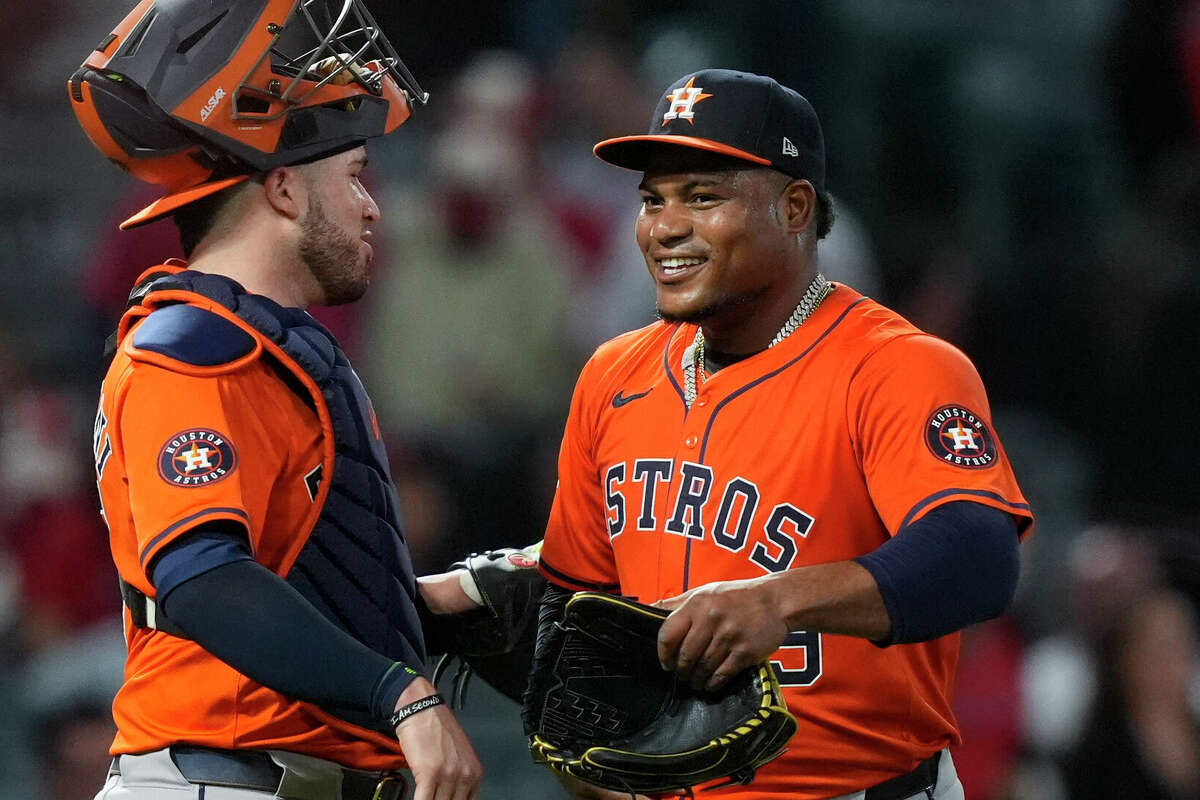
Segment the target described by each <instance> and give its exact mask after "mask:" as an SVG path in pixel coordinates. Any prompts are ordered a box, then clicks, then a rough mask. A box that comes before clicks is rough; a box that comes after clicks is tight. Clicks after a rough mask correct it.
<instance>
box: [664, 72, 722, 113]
mask: <svg viewBox="0 0 1200 800" xmlns="http://www.w3.org/2000/svg"><path fill="white" fill-rule="evenodd" d="M695 82H696V77H695V76H694V75H693V76H692V77H690V78H688V82H687V83H685V84H684V85H683V86H680V87H679V88H678V89H674V90H672V91H671V93H670V94H668V95H667V99H668V101H669V102H668V104H667V113H665V114H663V120H662V124H663V125H666V124H667V123H668V122H670V121H671V120H673V119H686V120H687V121H688V124H689V125H695V124H696V123H695V121H694V120H693V119H692V118H693V117H695V116H696V112H695V111H693V110H692V107H693V106H695V105H696V103H699V102H702V101H704V100H707V99H708V98H710V97H712V95H711V94H704V87H703V86H693V85H692V84H694V83H695Z"/></svg>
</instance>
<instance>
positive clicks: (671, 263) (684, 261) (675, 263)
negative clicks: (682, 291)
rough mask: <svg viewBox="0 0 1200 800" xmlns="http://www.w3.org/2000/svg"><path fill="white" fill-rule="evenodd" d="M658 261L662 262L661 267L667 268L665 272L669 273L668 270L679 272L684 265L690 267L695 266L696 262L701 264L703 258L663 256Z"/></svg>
mask: <svg viewBox="0 0 1200 800" xmlns="http://www.w3.org/2000/svg"><path fill="white" fill-rule="evenodd" d="M658 263H660V264H662V265H663V267H664V268H665V269H666V270H667V272H668V273H670V272H679V271H680V270H681V269H683V268H684V267H692V266H695V265H696V264H703V263H704V259H703V258H664V259H660V260H659V262H658Z"/></svg>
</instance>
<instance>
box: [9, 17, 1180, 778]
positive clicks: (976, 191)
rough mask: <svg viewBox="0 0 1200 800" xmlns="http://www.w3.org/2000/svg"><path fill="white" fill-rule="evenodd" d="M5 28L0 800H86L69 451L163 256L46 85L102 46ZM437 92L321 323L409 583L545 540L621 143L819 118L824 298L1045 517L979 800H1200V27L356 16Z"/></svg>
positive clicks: (58, 29)
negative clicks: (738, 120) (372, 241)
mask: <svg viewBox="0 0 1200 800" xmlns="http://www.w3.org/2000/svg"><path fill="white" fill-rule="evenodd" d="M128 5H130V4H128V3H124V2H116V1H115V0H74V2H67V1H66V0H46V2H41V3H18V2H16V0H4V3H3V8H4V13H3V15H0V43H2V45H3V51H4V52H7V53H9V54H10V58H9V59H8V64H9V67H8V68H7V69H5V70H2V71H0V148H2V168H0V220H2V222H0V709H3V710H2V711H0V796H3V797H12V798H27V797H41V798H53V799H54V800H58V799H60V798H61V799H63V800H65V799H66V798H72V799H76V798H90V797H91V796H92V793H93V792H94V791H95V790H96V789H97V788H98V787H99V786H100V783H101V781H102V777H103V774H104V772H105V769H106V764H107V756H106V754H105V749H106V747H107V745H108V742H109V739H110V737H111V733H112V731H111V722H110V721H109V718H108V710H107V706H108V702H109V700H110V698H111V696H112V693H113V691H115V688H116V686H117V685H118V683H119V681H120V670H121V657H122V649H123V645H122V642H121V633H120V628H119V622H118V613H119V598H118V593H117V591H116V582H115V579H114V578H115V576H114V570H113V568H112V565H111V561H110V560H109V557H108V554H107V544H106V539H105V532H104V530H103V527H102V524H101V523H100V520H99V518H98V516H97V501H96V497H95V491H94V487H93V485H92V482H91V481H92V476H91V475H90V474H89V473H90V470H91V457H90V448H89V434H90V424H91V419H92V416H93V413H94V408H95V399H96V397H95V395H96V389H97V385H98V381H99V377H100V375H101V373H102V364H101V362H100V351H101V344H102V342H103V339H104V337H105V335H106V334H107V332H108V331H109V330H111V329H112V328H113V326H114V325H115V322H116V319H117V317H118V315H119V312H120V309H121V307H122V304H123V300H124V297H125V294H126V292H127V290H128V287H129V285H130V283H131V281H132V279H133V278H134V277H135V276H136V275H137V274H138V273H139V272H140V271H141V270H142V269H143V268H144V267H146V266H149V265H151V264H153V263H158V261H159V260H161V259H162V258H165V257H168V256H171V255H176V254H177V253H176V251H177V244H176V242H175V240H174V228H173V226H172V225H171V224H170V223H159V224H158V225H153V226H150V227H148V228H145V229H142V230H141V231H138V232H134V233H125V234H121V233H118V232H117V231H116V230H115V225H116V223H117V221H119V220H120V219H122V218H124V216H126V215H127V214H129V213H131V212H132V211H133V210H135V209H136V208H138V207H140V205H142V204H144V203H145V202H146V201H147V199H149V198H151V197H153V196H155V195H154V192H153V190H147V188H146V187H142V186H138V185H135V184H134V183H133V182H132V181H131V180H129V179H128V178H126V177H125V176H124V175H123V174H122V173H120V172H119V171H118V170H117V169H116V168H115V167H112V166H111V165H109V164H107V163H106V162H105V161H104V160H103V159H101V158H100V157H99V156H98V154H97V153H96V152H95V151H94V150H93V149H92V147H91V146H90V144H89V143H88V142H87V140H86V139H85V138H84V136H83V134H82V133H81V132H80V130H79V129H78V127H77V126H76V124H75V121H74V118H73V116H72V114H71V112H70V110H69V108H68V101H67V94H66V90H65V81H66V78H67V76H68V75H69V74H70V73H71V72H72V71H73V70H74V68H75V67H76V66H77V65H78V64H79V63H80V62H81V61H82V59H83V58H84V57H85V56H86V55H87V52H88V51H89V49H90V48H91V46H92V45H93V44H95V43H96V42H98V41H99V40H100V39H101V38H102V37H103V36H104V35H105V34H106V33H107V32H108V31H109V30H111V28H112V26H113V25H114V24H115V23H116V21H117V20H118V19H120V18H121V17H122V16H123V15H124V14H125V12H126V11H127V10H128V8H127V6H128ZM373 11H374V12H375V13H376V15H377V18H378V20H379V22H380V23H381V25H382V27H383V28H384V29H385V30H386V31H387V32H388V34H389V36H390V37H391V39H392V41H393V43H394V44H395V46H396V48H397V49H398V50H399V52H400V53H401V55H402V56H403V57H404V59H405V61H406V62H407V64H408V66H409V67H410V68H411V69H412V71H413V73H414V74H415V75H416V76H417V77H418V79H419V80H420V81H421V82H422V84H423V85H424V86H425V88H426V89H428V90H429V91H430V93H431V100H430V103H429V106H428V107H426V108H419V109H418V110H417V113H416V114H415V115H414V117H413V119H412V120H411V121H410V122H409V123H408V124H407V125H406V126H405V127H404V128H403V129H402V130H401V131H400V132H399V133H397V134H396V135H394V136H392V137H390V138H388V139H387V140H384V141H381V142H378V143H376V145H375V146H374V148H373V151H372V158H373V168H372V172H373V175H372V182H373V183H372V186H371V188H372V190H373V191H374V192H375V194H376V197H377V199H378V200H379V201H380V205H381V206H382V207H383V213H384V224H383V225H382V228H383V230H382V231H380V232H379V239H380V242H379V245H378V246H377V264H378V272H377V276H376V281H375V285H374V286H373V288H372V291H371V293H370V294H369V295H368V298H367V299H366V300H364V301H363V302H361V303H359V304H357V305H355V306H352V307H348V308H340V309H334V310H332V311H329V312H325V313H323V314H322V318H323V319H324V320H325V321H326V322H328V323H329V324H330V325H331V326H332V327H333V328H334V329H335V330H336V332H337V333H338V334H339V336H340V337H341V338H342V339H343V340H344V342H345V343H346V346H347V350H348V351H350V353H351V356H352V357H353V358H355V359H356V363H357V364H358V365H359V368H360V372H361V373H362V375H363V378H364V380H365V382H366V384H367V386H368V388H369V390H370V391H371V392H372V394H373V395H374V398H375V401H376V405H377V406H378V408H379V411H380V419H381V421H382V422H383V423H384V425H385V428H386V431H387V435H388V437H389V441H390V445H391V449H392V457H393V466H394V468H395V472H396V477H397V480H398V483H399V485H400V488H401V491H402V494H403V496H404V501H405V504H406V514H407V524H408V529H409V536H410V538H411V540H412V543H413V547H414V551H415V556H416V559H417V562H418V565H419V566H420V567H421V568H422V571H434V570H440V569H442V568H444V567H445V566H446V565H447V564H448V563H449V562H450V561H452V560H454V559H455V558H457V557H459V556H461V555H463V554H465V553H466V552H468V551H471V550H481V549H484V548H487V547H491V546H502V545H512V544H526V543H529V542H532V541H535V540H537V539H538V538H540V536H541V531H540V529H541V526H542V523H543V520H544V517H545V515H546V512H547V510H548V502H549V497H550V493H551V492H552V490H553V486H554V471H553V459H554V453H555V448H556V446H557V440H558V436H559V434H560V431H561V426H562V423H563V420H564V419H565V414H566V410H567V400H568V397H569V392H570V388H571V385H572V382H573V378H574V375H575V372H576V370H577V369H578V368H579V366H580V365H581V364H582V362H583V360H584V359H585V358H586V357H587V355H588V354H589V353H590V351H591V349H592V348H594V347H595V346H596V345H597V344H598V343H599V342H601V341H602V340H604V339H605V338H607V337H609V336H611V335H613V334H615V333H617V332H620V331H621V330H625V329H628V328H630V327H634V326H637V325H640V324H643V323H644V322H646V321H648V320H649V319H650V318H651V315H652V314H653V301H652V292H651V289H650V286H649V283H648V280H647V279H646V278H645V276H644V274H643V272H642V267H641V266H640V256H639V254H638V253H637V250H636V248H635V247H634V245H633V237H632V220H633V215H634V211H635V207H636V203H637V200H636V191H635V186H636V183H637V176H636V175H634V174H632V173H623V172H622V171H620V170H616V169H614V168H611V167H608V166H606V165H604V164H602V163H600V162H598V161H597V160H595V159H594V158H593V156H592V155H591V145H592V143H594V142H595V141H597V140H599V139H601V138H603V137H607V136H612V135H619V134H624V133H630V132H636V131H640V130H644V128H645V126H646V124H647V119H648V112H649V110H650V109H651V108H652V106H653V103H654V101H655V98H656V96H657V94H658V92H659V91H661V89H662V88H663V87H664V86H666V85H667V83H668V82H669V81H671V80H672V79H673V78H675V77H676V76H678V75H681V74H683V73H684V72H686V71H688V70H692V69H697V68H701V67H706V66H723V67H731V68H738V69H747V70H751V71H755V72H760V73H766V74H770V75H772V76H774V77H776V78H777V79H779V80H780V81H781V82H782V83H784V84H786V85H789V86H792V87H794V88H796V89H797V90H799V91H800V92H801V93H803V94H805V95H806V96H807V97H808V98H809V99H810V100H811V101H812V102H813V104H814V105H815V107H816V108H817V110H818V112H819V114H820V115H821V118H822V121H823V124H824V128H825V134H826V142H827V149H828V152H829V180H828V183H829V186H830V188H831V189H832V192H833V194H834V195H835V202H836V208H837V211H838V215H839V216H838V220H837V222H836V223H835V225H834V232H833V234H832V236H831V238H830V239H829V240H828V241H827V242H826V243H825V244H823V245H822V250H821V253H822V261H823V264H824V268H825V271H826V273H827V274H828V275H829V276H830V277H831V278H834V279H836V280H842V281H844V282H846V283H849V284H851V285H853V286H855V287H856V288H858V289H860V290H862V291H864V292H865V293H867V294H870V295H872V296H875V297H876V298H878V299H880V300H882V301H884V302H885V303H888V304H890V305H892V306H893V307H895V308H897V309H898V310H899V311H901V312H902V313H903V314H905V315H906V316H908V317H909V318H910V319H912V320H913V321H914V322H916V323H917V324H918V325H920V326H921V327H923V328H925V329H926V330H929V331H931V332H933V333H936V334H939V335H941V336H943V337H945V338H946V339H948V340H949V341H951V342H953V343H954V344H956V345H958V346H959V347H960V348H962V349H963V350H965V351H966V352H967V353H968V354H969V355H970V356H971V357H972V358H973V359H974V361H975V363H976V364H977V365H978V367H979V369H980V372H981V373H982V375H983V378H984V381H985V383H986V384H987V386H988V388H989V392H990V396H991V400H992V405H993V409H994V412H995V425H996V428H997V429H998V430H999V431H1000V432H1001V435H1002V436H1003V438H1004V441H1005V443H1006V445H1007V448H1008V450H1009V453H1010V456H1011V457H1012V460H1013V462H1014V465H1015V468H1016V471H1017V474H1018V477H1019V478H1020V480H1021V482H1022V485H1023V487H1024V488H1025V490H1026V493H1027V494H1028V496H1029V499H1030V500H1031V502H1032V503H1033V505H1034V508H1035V511H1036V512H1037V514H1038V525H1037V527H1036V529H1035V534H1034V536H1033V537H1032V538H1031V539H1030V540H1029V541H1028V542H1027V543H1026V544H1025V545H1024V546H1023V575H1022V583H1021V588H1020V591H1019V595H1018V599H1017V603H1016V605H1015V607H1014V609H1013V610H1012V613H1011V614H1009V615H1007V616H1006V617H1004V618H1002V619H999V620H996V621H994V622H991V623H988V624H986V625H982V626H978V627H976V628H973V629H971V630H969V631H968V632H967V633H966V635H965V637H964V647H963V655H962V662H961V668H960V681H959V687H958V697H957V713H958V715H959V718H960V721H961V723H962V726H963V729H964V742H963V744H962V746H961V747H960V748H958V749H957V751H956V760H957V762H958V764H959V770H960V773H961V774H962V777H963V782H964V783H965V784H966V787H967V796H968V797H969V798H971V800H1064V799H1069V800H1078V799H1079V798H1089V799H1095V798H1134V797H1136V798H1194V797H1200V733H1198V730H1200V728H1198V726H1197V718H1198V717H1197V710H1198V708H1200V681H1198V680H1197V674H1198V673H1197V667H1198V665H1200V645H1198V644H1197V638H1198V631H1200V628H1198V627H1197V602H1198V601H1200V538H1198V536H1197V533H1198V527H1200V523H1198V520H1200V515H1198V513H1197V512H1198V510H1200V492H1198V489H1200V469H1198V468H1197V459H1198V458H1200V425H1197V420H1196V416H1197V410H1198V409H1197V404H1196V402H1195V400H1194V395H1193V393H1192V388H1193V386H1194V385H1195V383H1196V378H1195V374H1196V370H1197V357H1198V356H1200V346H1198V345H1200V333H1198V331H1200V326H1198V325H1197V324H1196V314H1197V311H1198V310H1200V271H1198V270H1197V267H1198V266H1200V264H1198V262H1200V259H1198V254H1200V213H1198V212H1200V152H1198V148H1197V142H1198V136H1200V2H1197V0H1016V1H1014V2H1008V3H974V2H965V1H964V0H840V2H834V1H833V0H811V1H809V0H754V2H735V1H734V0H691V1H690V2H688V1H687V0H657V1H656V2H654V3H646V2H636V0H492V1H490V2H485V1H484V0H478V1H477V0H441V2H437V3H415V2H394V3H386V4H385V3H376V4H373ZM464 715H465V719H466V722H467V725H468V728H469V729H470V731H471V733H472V734H473V736H474V737H475V739H476V742H477V744H478V745H479V748H480V750H481V753H482V755H483V757H484V760H485V762H486V766H487V768H488V773H489V775H488V779H487V783H486V784H485V794H484V796H485V797H487V798H518V797H520V798H524V797H535V796H536V797H559V796H560V794H559V793H558V791H557V789H555V788H554V787H553V785H552V784H551V783H550V782H548V780H547V779H546V778H545V776H543V775H542V774H541V773H540V772H538V771H536V770H535V768H534V767H533V766H532V765H530V764H529V763H528V759H527V755H526V753H525V747H524V742H523V739H522V737H521V735H520V731H519V721H518V718H517V709H516V706H515V705H513V704H512V703H510V702H509V701H507V700H505V699H504V698H502V697H499V696H498V695H495V694H494V693H492V692H490V691H489V690H488V689H487V687H485V686H484V685H483V684H482V683H478V682H477V683H476V684H475V685H474V686H473V687H472V692H471V694H470V703H469V706H468V709H467V710H466V711H465V712H464Z"/></svg>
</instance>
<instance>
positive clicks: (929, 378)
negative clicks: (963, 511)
mask: <svg viewBox="0 0 1200 800" xmlns="http://www.w3.org/2000/svg"><path fill="white" fill-rule="evenodd" d="M695 330H696V329H695V326H693V325H677V324H667V323H662V322H660V323H655V324H653V325H650V326H648V327H646V328H642V329H641V330H638V331H634V332H631V333H628V334H625V335H623V336H621V337H618V338H616V339H614V340H612V341H610V342H608V343H607V344H605V345H603V346H601V347H600V348H599V349H598V350H597V352H596V353H595V355H594V356H593V357H592V359H591V360H590V361H589V362H588V364H587V365H586V366H585V368H584V370H583V372H582V374H581V376H580V379H579V382H578V385H577V386H576V390H575V396H574V398H573V400H572V404H571V412H570V416H569V418H568V421H567V427H566V432H565V434H564V438H563V443H562V449H561V452H560V456H559V486H558V490H557V492H556V495H555V498H554V505H553V508H552V511H551V516H550V521H549V525H548V527H547V532H546V539H545V545H544V547H543V550H542V561H541V564H542V569H543V572H544V573H545V574H546V576H547V577H548V578H549V579H550V580H552V581H554V582H555V583H558V584H559V585H561V586H564V587H566V588H569V589H585V588H600V589H605V590H609V591H620V592H621V593H623V594H627V595H632V596H634V597H636V598H637V599H638V600H641V601H642V602H653V601H655V600H659V599H662V598H665V597H670V596H673V595H677V594H679V593H681V592H684V591H686V590H688V589H690V588H694V587H696V586H700V585H703V584H705V583H710V582H713V581H718V580H734V579H743V578H755V577H760V576H763V575H768V574H771V573H774V572H779V571H782V570H787V569H792V568H796V567H800V566H805V565H809V564H817V563H824V562H831V561H841V560H845V559H850V558H854V557H856V556H859V555H862V554H864V553H867V552H869V551H871V550H873V549H875V548H876V547H878V546H879V545H880V544H882V543H883V542H885V541H886V540H887V538H888V537H889V536H892V535H894V534H895V533H896V532H897V531H898V530H899V529H900V528H902V527H903V526H905V525H907V524H909V523H911V522H913V521H915V520H917V519H920V518H921V517H922V516H923V515H925V514H927V513H928V512H929V511H930V510H932V509H934V508H936V507H938V506H940V505H942V504H944V503H949V502H953V501H956V500H970V501H973V502H978V503H983V504H985V505H989V506H994V507H996V508H1000V509H1003V510H1005V511H1007V512H1009V513H1011V514H1013V515H1014V516H1015V517H1016V518H1017V519H1018V524H1019V527H1020V529H1021V530H1022V531H1024V530H1026V529H1027V528H1028V526H1029V523H1030V522H1031V521H1032V516H1031V514H1030V511H1029V506H1028V504H1027V503H1026V501H1025V498H1024V497H1023V496H1022V495H1021V491H1020V489H1019V488H1018V486H1017V483H1016V480H1015V478H1014V476H1013V474H1012V470H1011V468H1010V467H1009V464H1008V460H1007V457H1006V456H1005V453H1004V450H1003V448H1002V446H1001V444H1000V442H999V440H998V439H997V438H996V435H995V431H994V430H993V428H992V425H991V412H990V408H989V405H988V401H987V397H986V395H985V393H984V390H983V386H982V383H981V381H980V379H979V376H978V374H977V373H976V371H975V369H974V367H973V366H972V365H971V363H970V361H969V360H968V359H967V358H966V357H965V356H964V355H963V354H962V353H961V352H959V351H958V350H956V349H955V348H953V347H952V346H950V345H949V344H947V343H945V342H943V341H941V340H940V339H937V338H935V337H933V336H930V335H928V334H925V333H923V332H921V331H920V330H918V329H917V328H915V327H913V326H912V325H911V324H910V323H908V322H907V321H905V320H904V319H902V318H901V317H899V316H898V315H897V314H895V313H894V312H892V311H889V310H888V309H886V308H884V307H882V306H880V305H879V304H877V303H875V302H873V301H871V300H869V299H867V298H864V297H863V296H862V295H860V294H858V293H856V292H854V291H853V290H852V289H850V288H848V287H845V286H838V287H837V288H836V290H835V291H834V293H833V294H832V295H831V296H830V297H829V298H828V299H827V300H826V301H825V302H824V303H823V304H822V305H821V306H820V307H819V308H818V309H817V311H816V312H815V313H814V315H813V316H812V318H810V319H809V320H808V321H807V322H806V323H805V324H804V325H803V326H802V327H801V328H799V329H798V330H797V331H796V332H795V333H793V334H792V335H791V336H789V337H788V338H787V339H785V340H784V341H783V342H781V343H780V344H779V345H778V346H776V347H774V348H771V349H768V350H765V351H763V352H761V353H758V354H756V355H754V356H751V357H750V358H747V359H745V360H743V361H740V362H738V363H735V364H733V365H731V366H728V367H726V368H724V369H722V370H720V371H719V372H717V373H715V374H713V375H710V376H709V377H708V380H707V381H706V382H704V383H703V384H702V385H701V386H700V387H699V390H698V394H697V398H696V402H695V404H694V406H693V407H692V408H691V410H690V411H689V410H688V408H687V407H686V405H685V403H684V399H683V398H684V395H683V388H682V387H683V372H682V361H683V358H684V352H685V350H686V349H687V347H688V345H689V344H690V343H691V342H692V338H693V336H694V334H695ZM746 624H747V625H753V624H754V620H746ZM957 652H958V635H957V634H954V635H952V636H946V637H943V638H941V639H937V640H934V641H930V642H924V643H921V644H909V645H896V646H892V647H887V648H882V647H878V646H876V645H874V644H872V643H871V642H868V641H866V640H864V639H859V638H855V637H850V636H837V635H830V634H817V633H813V632H802V631H797V632H794V633H793V634H791V636H789V638H788V639H787V641H786V642H785V645H784V647H782V648H781V649H780V650H779V651H778V652H777V653H776V655H775V657H774V659H773V660H774V661H775V665H776V668H777V671H778V673H779V677H780V679H781V682H782V683H783V684H784V686H785V687H786V688H785V694H786V696H787V699H788V705H789V707H790V709H791V711H792V713H794V714H795V715H796V717H797V718H798V719H799V721H800V728H799V731H798V733H797V734H796V737H795V738H794V739H793V741H792V742H791V744H790V745H789V748H788V750H787V752H786V753H785V754H784V755H783V756H781V757H780V758H778V759H776V760H775V761H773V762H771V763H770V764H769V765H767V766H766V767H764V768H763V769H762V770H760V772H759V773H758V778H757V779H756V780H755V782H754V783H753V784H752V785H751V786H749V787H730V788H727V789H722V790H719V791H716V792H714V793H713V794H714V795H715V796H721V797H736V798H741V799H742V800H750V799H751V798H763V799H765V798H781V797H788V798H813V799H815V798H822V797H828V796H830V795H831V794H840V793H844V792H849V791H852V790H854V789H857V788H861V787H863V786H871V785H874V784H875V783H878V782H880V781H883V780H885V779H887V778H889V777H892V776H893V775H895V773H896V768H895V765H896V764H899V763H906V760H911V763H916V761H917V760H919V758H921V757H923V756H924V755H926V754H928V753H929V752H931V751H932V750H934V749H937V748H940V747H943V746H945V745H948V744H953V743H957V741H958V738H959V737H958V729H957V725H956V723H955V720H954V716H953V714H952V712H951V710H950V703H949V699H948V698H949V696H950V691H951V686H952V684H953V680H954V671H955V667H956V663H957Z"/></svg>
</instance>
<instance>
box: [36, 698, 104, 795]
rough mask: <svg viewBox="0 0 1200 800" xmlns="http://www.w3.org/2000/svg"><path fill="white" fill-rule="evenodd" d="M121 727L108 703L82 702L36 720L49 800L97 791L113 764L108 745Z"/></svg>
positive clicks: (40, 771)
mask: <svg viewBox="0 0 1200 800" xmlns="http://www.w3.org/2000/svg"><path fill="white" fill-rule="evenodd" d="M116 733H117V727H116V725H114V724H113V720H112V713H111V712H110V711H109V708H108V706H107V705H95V704H89V705H78V706H72V707H70V708H66V709H63V710H60V711H58V712H56V713H54V714H53V715H50V716H48V717H44V718H39V719H35V720H34V730H33V739H34V743H35V748H36V752H35V757H36V759H37V767H38V768H37V770H36V772H37V774H38V775H39V777H40V778H41V782H42V784H43V786H42V789H43V791H42V793H41V794H40V795H39V796H40V797H43V798H45V799H46V800H81V798H86V797H90V796H91V795H93V794H95V791H96V786H97V784H98V782H100V781H102V780H103V778H104V775H105V774H107V772H108V767H109V765H110V764H111V763H112V756H110V755H109V754H108V746H109V745H110V744H111V743H112V740H113V736H115V735H116Z"/></svg>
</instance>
